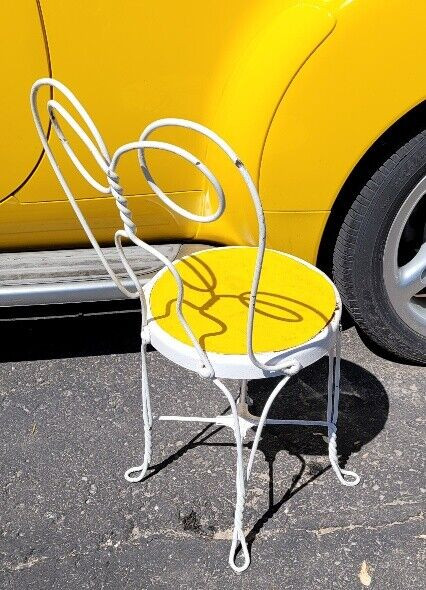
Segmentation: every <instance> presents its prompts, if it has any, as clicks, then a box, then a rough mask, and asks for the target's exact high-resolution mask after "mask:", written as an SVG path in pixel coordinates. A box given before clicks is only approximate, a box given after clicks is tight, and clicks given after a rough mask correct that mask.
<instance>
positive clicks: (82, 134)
mask: <svg viewBox="0 0 426 590" xmlns="http://www.w3.org/2000/svg"><path fill="white" fill-rule="evenodd" d="M43 86H48V87H50V88H53V89H55V90H58V91H60V92H61V93H62V94H63V95H64V96H65V97H66V98H67V100H68V101H69V102H70V103H71V104H72V105H73V107H74V109H75V110H76V111H77V113H78V114H79V116H80V117H81V119H82V121H83V122H84V123H85V125H86V127H87V129H88V130H89V132H90V135H89V134H88V133H86V131H85V130H84V129H83V127H81V125H80V124H79V123H78V122H77V121H76V120H75V119H74V117H73V116H72V115H71V114H70V113H69V112H68V111H67V110H66V109H65V108H64V107H63V106H62V105H61V104H60V103H59V102H58V101H57V100H56V99H54V98H50V99H49V100H48V101H47V112H48V116H49V120H50V123H49V125H50V126H51V128H52V129H53V131H54V132H55V133H56V134H57V136H58V138H59V140H60V142H61V144H62V146H63V148H64V150H65V152H66V153H67V154H68V156H69V157H70V159H71V161H72V163H73V164H74V166H75V167H76V169H77V170H78V171H79V172H80V174H81V175H82V176H83V177H84V178H85V180H86V181H87V182H88V183H89V184H90V185H91V186H92V187H93V188H95V189H96V190H97V191H99V192H100V193H102V194H105V195H109V194H110V195H112V196H113V197H114V198H115V202H116V205H117V207H118V210H119V214H120V217H121V220H122V222H123V229H119V230H117V232H116V233H115V244H116V247H117V250H118V252H119V255H120V258H121V261H122V263H123V265H124V267H125V269H126V271H127V273H128V275H129V277H130V278H131V280H132V282H133V284H134V286H135V291H130V290H129V289H127V288H126V287H125V286H124V285H123V283H122V281H121V280H120V278H119V277H118V276H117V275H116V274H115V272H114V271H113V269H112V268H111V266H110V264H109V263H108V261H107V259H106V258H105V256H104V254H103V252H102V249H101V248H100V246H99V243H98V242H97V240H96V238H95V236H94V234H93V232H92V230H91V229H90V226H89V224H88V223H87V220H86V219H85V217H84V215H83V214H82V212H81V209H80V207H79V205H78V203H77V201H76V199H75V197H74V195H73V193H72V191H71V189H70V187H69V185H68V183H67V181H66V179H65V177H64V175H63V174H62V171H61V169H60V167H59V165H58V163H57V161H56V159H55V156H54V154H53V152H52V150H51V148H50V146H49V141H48V132H49V130H47V131H45V130H44V129H43V125H42V123H41V119H40V114H39V108H38V101H37V95H38V91H39V90H40V88H41V87H43ZM31 109H32V113H33V117H34V122H35V125H36V128H37V131H38V134H39V136H40V140H41V142H42V144H43V147H44V150H45V152H46V155H47V157H48V159H49V161H50V164H51V166H52V168H53V170H54V172H55V174H56V176H57V178H58V180H59V182H60V184H61V186H62V188H63V190H64V192H65V194H66V196H67V197H68V200H69V201H70V203H71V205H72V207H73V209H74V211H75V213H76V215H77V218H78V219H79V221H80V223H81V225H82V227H83V229H84V231H85V233H86V235H87V237H88V238H89V240H90V242H91V244H92V246H93V247H94V249H95V250H96V252H97V254H98V255H99V258H100V260H101V262H102V264H103V265H104V267H105V269H106V271H107V272H108V274H109V276H110V277H111V279H112V280H113V281H114V283H115V284H116V286H117V287H118V288H119V289H120V291H121V292H122V293H123V294H125V295H126V296H127V297H132V298H135V297H139V298H140V300H141V308H142V333H143V334H144V330H145V334H146V325H147V310H146V302H145V298H144V293H143V289H142V287H141V285H140V283H139V280H138V278H137V277H136V275H135V273H134V272H133V270H132V268H131V266H130V264H129V263H128V261H127V259H126V256H125V252H124V250H123V247H122V238H128V239H130V240H131V241H132V242H133V243H134V244H135V245H137V246H140V247H141V248H143V249H144V250H147V251H148V252H150V253H151V254H152V255H153V256H155V257H157V258H158V259H159V260H160V261H161V262H162V263H163V264H164V265H165V266H167V267H168V269H169V270H170V272H171V273H172V275H173V277H174V279H175V281H176V284H177V289H178V296H177V302H176V312H177V315H178V317H179V320H180V322H181V324H182V326H183V328H184V330H185V332H186V333H187V335H188V337H189V338H190V340H191V342H192V343H193V345H194V347H195V349H196V350H197V353H198V355H199V358H200V362H201V365H200V369H199V373H200V374H201V375H202V376H205V377H208V376H213V374H214V371H213V367H212V365H211V363H210V360H209V358H208V356H207V354H206V353H205V351H204V350H203V349H202V348H201V346H200V344H199V342H198V340H197V338H196V337H195V335H194V333H193V331H192V330H191V328H190V326H189V325H188V323H187V321H186V319H185V317H184V315H183V311H182V303H183V283H182V279H181V277H180V275H179V273H178V272H177V270H176V268H175V266H174V265H173V264H172V263H171V262H170V261H169V259H168V258H166V257H165V256H164V255H163V254H162V253H161V252H159V251H158V250H156V249H155V248H153V247H152V246H150V245H149V244H147V243H146V242H144V241H143V240H142V239H141V238H139V237H138V236H137V228H136V225H135V223H134V221H133V219H132V212H131V210H130V209H129V207H128V202H127V199H126V197H125V195H124V191H123V189H122V187H121V185H120V179H119V177H118V174H117V172H116V170H117V166H118V164H119V161H120V159H121V158H122V156H123V155H125V154H127V153H128V152H131V151H136V152H137V154H138V158H139V163H140V166H141V170H142V173H143V175H144V177H145V179H146V181H147V183H148V184H149V186H150V187H151V189H152V190H153V191H154V193H155V194H156V195H157V196H158V198H159V199H161V201H162V202H163V203H164V204H165V205H167V206H168V207H169V208H170V209H172V210H173V211H175V212H176V213H178V214H179V215H182V216H183V217H186V218H187V219H191V220H193V221H197V222H199V223H209V222H212V221H215V220H216V219H218V218H219V217H220V216H221V215H222V214H223V212H224V210H225V194H224V191H223V189H222V186H221V184H220V183H219V181H218V180H217V178H216V176H215V175H214V174H213V172H212V171H211V170H210V169H209V168H208V167H207V166H206V165H205V164H204V163H203V162H201V161H200V160H199V159H198V158H197V157H196V156H194V155H193V154H191V153H190V152H188V151H187V150H185V149H183V148H181V147H179V146H176V145H173V144H171V143H166V142H161V141H151V140H149V139H148V138H149V136H150V135H151V134H152V132H153V131H155V130H156V129H159V128H161V127H171V126H175V127H184V128H186V129H190V130H192V131H195V132H198V133H201V134H202V135H204V136H205V137H207V138H208V139H210V140H211V141H213V142H214V143H215V144H216V145H217V146H218V147H219V148H220V149H221V150H222V151H223V152H224V153H225V154H226V155H227V156H228V158H229V159H230V160H231V161H232V162H233V164H234V165H235V166H236V168H237V170H238V172H239V174H240V175H241V177H242V179H243V181H244V183H245V185H246V186H247V189H248V192H249V194H250V197H251V199H252V202H253V205H254V208H255V211H256V216H257V221H258V228H259V241H258V252H257V257H256V264H255V269H254V273H253V281H252V286H251V292H250V301H249V308H248V316H247V354H248V356H249V357H250V359H251V361H252V362H253V363H254V364H255V365H256V366H258V367H260V368H263V369H266V370H268V371H271V369H274V370H276V371H283V370H288V371H292V369H293V368H295V363H294V362H289V361H287V362H285V363H283V364H281V365H279V366H276V367H271V366H270V365H268V366H266V365H264V364H263V363H261V362H260V361H259V360H258V359H257V358H256V356H255V354H254V352H253V322H254V313H255V305H256V295H257V290H258V285H259V280H260V275H261V271H262V262H263V257H264V251H265V242H266V229H265V219H264V214H263V209H262V204H261V201H260V197H259V194H258V192H257V189H256V186H255V184H254V182H253V180H252V178H251V176H250V174H249V172H248V171H247V169H246V168H245V166H244V164H243V163H242V162H241V160H240V159H239V157H238V156H237V154H236V153H235V152H234V151H233V150H232V148H231V147H230V146H229V145H228V144H227V143H226V142H225V141H224V140H223V139H222V138H220V137H219V136H218V135H217V134H216V133H214V132H213V131H211V130H210V129H208V128H207V127H204V126H203V125H200V124H198V123H194V122H192V121H187V120H185V119H173V118H169V119H160V120H158V121H154V122H153V123H151V124H150V125H148V126H147V127H146V128H145V129H144V131H143V132H142V134H141V136H140V138H139V141H135V142H132V143H127V144H124V145H122V146H121V147H119V148H118V149H117V150H116V151H115V153H114V154H113V155H112V156H111V155H110V153H109V151H108V149H107V147H106V145H105V142H104V141H103V139H102V136H101V134H100V133H99V131H98V129H97V128H96V126H95V124H94V123H93V121H92V119H91V118H90V116H89V115H88V113H87V112H86V110H85V109H84V107H83V106H82V105H81V103H80V102H79V101H78V100H77V98H76V97H75V96H74V94H73V93H72V92H71V91H70V90H69V89H68V88H67V87H66V86H65V85H64V84H62V83H61V82H58V81H57V80H54V79H52V78H42V79H40V80H37V81H36V82H35V83H34V84H33V86H32V89H31ZM56 114H59V115H60V116H61V117H62V118H63V119H64V120H65V121H66V122H67V123H68V124H69V125H70V127H71V128H72V129H73V131H74V132H75V133H76V135H77V136H78V137H79V138H80V139H81V141H82V142H83V143H84V144H85V146H86V147H87V149H88V150H89V152H90V153H91V154H92V155H93V157H94V159H95V161H96V162H97V164H98V165H99V167H100V169H101V171H102V172H103V173H104V174H105V178H106V184H105V185H103V184H100V183H99V182H98V181H97V180H96V179H95V178H93V176H92V175H91V174H90V173H89V172H88V170H87V169H86V168H85V167H84V166H83V164H82V163H81V161H80V160H79V159H78V157H77V155H76V154H75V152H74V150H73V149H72V147H71V145H70V144H69V142H68V139H67V137H66V136H65V133H64V131H63V129H62V127H61V125H60V122H59V121H58V118H57V116H56ZM147 149H154V150H163V151H166V152H170V153H173V154H175V155H177V156H179V157H181V158H183V159H184V160H186V161H187V162H189V163H190V164H192V165H193V166H195V167H196V168H197V169H198V170H199V171H200V172H201V173H202V174H203V175H204V176H205V178H206V179H207V180H208V181H210V183H211V185H212V186H213V188H214V190H215V193H216V196H217V201H218V206H217V209H216V211H215V212H214V213H212V214H210V215H197V214H195V213H192V212H190V211H187V210H186V209H184V208H182V207H180V206H179V205H177V204H176V203H175V202H174V201H172V200H171V199H170V198H169V197H167V195H166V194H165V193H164V192H163V190H162V189H161V188H160V186H159V185H158V184H157V183H156V181H155V180H154V178H153V177H152V175H151V173H150V171H149V168H148V165H147V162H146V158H145V151H146V150H147Z"/></svg>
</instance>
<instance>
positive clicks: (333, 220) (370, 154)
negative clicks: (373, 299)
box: [317, 100, 426, 276]
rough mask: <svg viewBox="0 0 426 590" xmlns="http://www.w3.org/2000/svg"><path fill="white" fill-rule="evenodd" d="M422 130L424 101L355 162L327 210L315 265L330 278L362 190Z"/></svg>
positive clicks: (425, 113)
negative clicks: (344, 227)
mask: <svg viewBox="0 0 426 590" xmlns="http://www.w3.org/2000/svg"><path fill="white" fill-rule="evenodd" d="M425 128H426V100H423V101H421V102H420V103H419V104H417V105H416V106H414V107H413V108H411V109H410V110H408V111H407V112H406V113H404V115H402V116H401V117H400V118H399V119H398V120H397V121H395V122H394V123H393V124H392V125H390V127H388V129H386V131H384V132H383V133H382V134H381V135H380V136H379V137H378V138H377V139H376V140H375V141H374V143H373V144H372V145H371V146H370V147H369V148H368V149H367V151H366V152H365V153H364V154H363V156H362V157H361V158H360V159H359V160H358V162H357V163H356V165H355V166H354V168H353V169H352V171H351V172H350V174H349V175H348V177H347V179H346V181H345V182H344V184H343V186H342V188H341V189H340V191H339V193H338V195H337V197H336V199H335V201H334V203H333V206H332V208H331V211H330V215H329V217H328V220H327V223H326V226H325V228H324V231H323V234H322V237H321V241H320V246H319V249H318V255H317V266H318V267H319V268H321V269H322V270H323V271H324V272H326V273H327V274H328V275H330V276H331V274H332V264H333V251H334V247H335V244H336V240H337V236H338V234H339V231H340V228H341V226H342V223H343V220H344V219H345V217H346V215H347V213H348V211H349V209H350V208H351V206H352V204H353V202H354V201H355V199H356V197H357V195H358V194H359V192H360V191H361V189H362V187H363V186H364V185H365V184H366V183H367V182H368V180H369V179H370V178H371V176H372V175H373V174H374V172H375V171H376V170H377V169H378V168H379V167H380V165H381V164H383V162H385V161H386V160H387V159H388V158H389V157H390V156H391V155H392V154H393V153H395V152H396V151H397V150H398V149H399V148H400V147H401V146H403V145H404V144H405V143H406V142H407V141H409V140H410V139H411V138H412V137H414V136H415V135H417V134H418V133H419V132H421V131H422V130H423V129H425Z"/></svg>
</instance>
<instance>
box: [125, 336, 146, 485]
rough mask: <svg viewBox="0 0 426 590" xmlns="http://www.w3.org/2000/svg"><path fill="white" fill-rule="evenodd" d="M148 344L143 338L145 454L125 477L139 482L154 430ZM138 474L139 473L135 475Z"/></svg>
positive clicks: (142, 474) (142, 380)
mask: <svg viewBox="0 0 426 590" xmlns="http://www.w3.org/2000/svg"><path fill="white" fill-rule="evenodd" d="M146 346H147V343H146V342H145V341H144V340H143V339H142V344H141V391H142V417H143V430H144V443H145V444H144V455H143V463H142V465H138V466H136V467H131V468H130V469H128V470H127V471H126V473H125V474H124V477H125V479H126V480H127V481H130V482H138V481H141V479H143V478H144V477H145V474H146V472H147V470H148V467H149V464H150V462H151V430H152V413H151V399H150V395H149V383H148V371H147V366H146ZM133 474H137V475H133Z"/></svg>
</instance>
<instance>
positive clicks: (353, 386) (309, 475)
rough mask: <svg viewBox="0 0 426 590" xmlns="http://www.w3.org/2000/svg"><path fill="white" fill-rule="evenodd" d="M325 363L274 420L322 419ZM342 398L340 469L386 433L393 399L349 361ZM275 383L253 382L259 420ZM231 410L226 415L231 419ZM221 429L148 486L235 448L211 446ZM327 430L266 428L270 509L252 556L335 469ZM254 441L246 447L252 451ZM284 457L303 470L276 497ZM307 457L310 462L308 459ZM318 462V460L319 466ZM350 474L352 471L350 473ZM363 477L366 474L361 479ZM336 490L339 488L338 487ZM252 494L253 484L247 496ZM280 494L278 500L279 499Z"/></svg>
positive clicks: (284, 398)
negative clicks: (207, 449) (185, 464)
mask: <svg viewBox="0 0 426 590" xmlns="http://www.w3.org/2000/svg"><path fill="white" fill-rule="evenodd" d="M327 369H328V367H327V361H326V359H323V360H321V361H319V362H318V363H316V364H314V365H312V366H310V367H308V368H306V369H304V370H303V371H302V372H301V373H299V375H297V376H296V377H295V378H293V379H292V380H291V381H290V382H289V384H288V385H287V386H286V387H285V388H284V390H283V391H282V393H281V394H280V395H279V396H278V398H277V399H276V400H275V402H274V404H273V405H272V407H271V410H270V414H269V417H270V418H285V419H296V420H297V419H311V420H318V419H320V420H321V419H324V418H323V416H324V414H325V411H326V405H327V374H328V371H327ZM341 369H342V376H341V397H340V405H339V421H338V438H337V441H338V443H337V445H338V454H339V456H340V464H341V466H342V467H344V466H345V464H346V463H347V461H348V459H349V458H350V456H351V454H352V453H356V452H359V451H360V450H361V449H362V447H363V446H364V445H366V444H367V443H368V442H370V441H371V440H372V439H374V438H375V437H376V436H377V435H378V434H379V433H380V432H381V430H382V429H383V428H384V426H385V424H386V420H387V417H388V413H389V399H388V396H387V394H386V391H385V389H384V387H383V386H382V384H381V383H380V381H379V380H378V379H377V378H376V377H375V376H374V375H372V374H371V373H370V372H369V371H367V370H365V369H363V368H362V367H360V366H359V365H357V364H355V363H352V362H350V361H347V360H342V364H341ZM276 383H277V379H262V380H254V381H251V382H249V389H248V394H249V396H250V397H251V398H252V400H253V404H252V406H251V408H250V410H251V412H252V413H253V414H255V415H260V413H261V411H262V408H263V405H264V403H265V401H266V399H267V397H268V396H269V394H270V393H271V391H272V389H273V388H274V386H275V384H276ZM228 411H229V408H226V409H225V410H224V411H223V414H225V413H228ZM222 428H223V427H218V426H214V425H208V426H206V427H204V428H202V429H201V430H200V431H199V432H198V433H197V434H196V435H195V436H194V437H193V438H192V439H191V440H190V441H188V443H186V444H185V445H183V446H182V447H181V448H180V449H179V450H178V451H176V452H175V453H174V454H172V455H170V456H169V457H167V458H166V459H164V460H163V461H162V462H160V463H158V464H157V465H153V466H152V467H151V470H150V472H149V473H148V474H147V475H146V477H145V480H146V479H149V478H150V477H153V476H154V475H155V474H156V473H158V472H159V471H161V470H162V469H164V468H165V467H167V466H168V465H169V464H171V463H173V462H174V461H176V460H178V459H179V458H180V457H182V456H183V455H184V454H185V453H186V452H187V451H189V450H190V449H192V448H194V447H197V446H200V445H202V446H210V445H211V446H219V447H222V446H235V445H234V444H233V443H232V442H226V443H225V442H216V441H214V440H212V438H213V437H214V435H216V434H217V433H218V432H219V431H220V430H222ZM325 436H326V429H325V428H319V427H307V426H300V427H298V426H265V428H264V430H263V433H262V437H261V440H260V443H259V447H258V452H261V453H263V456H264V458H265V461H266V462H267V463H268V468H269V484H268V487H269V503H268V508H267V510H266V511H265V513H264V514H262V515H261V516H260V518H259V519H258V520H257V522H256V523H255V524H254V525H253V527H252V529H251V530H250V532H249V533H248V535H247V541H248V545H249V550H250V549H251V545H252V544H253V542H254V540H255V538H256V536H257V535H258V533H259V532H260V531H261V530H262V528H263V526H264V525H265V524H266V523H267V522H268V521H269V520H270V519H271V518H273V516H274V515H275V514H276V513H277V512H278V511H279V510H280V509H281V507H282V506H283V505H285V503H286V502H287V501H288V500H289V499H290V498H291V497H293V496H294V495H295V494H297V493H298V492H299V491H301V490H302V489H303V488H305V487H306V486H308V485H309V484H311V483H312V482H313V481H314V480H316V479H317V478H319V477H321V476H322V475H323V474H324V473H325V472H326V471H328V470H329V469H331V466H330V464H329V463H328V461H327V464H326V465H324V461H323V460H320V459H319V458H320V457H322V456H323V457H327V456H328V446H327V443H326V439H325V438H323V437H325ZM251 444H252V443H251V441H250V442H247V443H246V444H245V447H246V448H247V449H249V448H251ZM281 451H286V452H288V453H289V454H290V455H292V456H294V457H297V459H298V460H299V462H300V468H299V470H298V472H297V473H295V474H294V475H293V477H292V482H291V484H290V486H289V487H288V488H287V489H286V490H284V491H280V492H279V493H278V491H277V490H275V488H274V463H275V459H276V457H277V455H278V454H279V453H280V452H281ZM305 456H307V457H309V459H306V458H305ZM315 457H317V460H315ZM349 468H350V467H349ZM361 476H362V474H361ZM336 485H340V484H338V482H337V481H336ZM249 489H250V482H249V484H248V490H249ZM276 494H277V495H278V497H276Z"/></svg>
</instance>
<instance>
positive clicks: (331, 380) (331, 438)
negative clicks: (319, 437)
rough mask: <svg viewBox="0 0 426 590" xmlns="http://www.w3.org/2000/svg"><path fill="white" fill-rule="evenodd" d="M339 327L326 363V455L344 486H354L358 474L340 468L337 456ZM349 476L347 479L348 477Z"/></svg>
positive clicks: (356, 482) (357, 480)
mask: <svg viewBox="0 0 426 590" xmlns="http://www.w3.org/2000/svg"><path fill="white" fill-rule="evenodd" d="M340 341H341V328H340V326H339V329H338V330H337V332H336V341H335V347H334V349H333V350H332V351H330V353H329V363H328V399H327V422H328V456H329V459H330V463H331V466H332V468H333V470H334V472H335V474H336V475H337V479H338V480H339V481H340V483H341V484H342V485H344V486H356V485H357V484H358V483H359V480H360V478H359V475H357V474H356V473H355V472H354V471H349V470H347V469H342V468H341V467H340V465H339V459H338V456H337V418H338V414H339V397H340V348H341V344H340ZM348 478H349V479H348Z"/></svg>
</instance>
